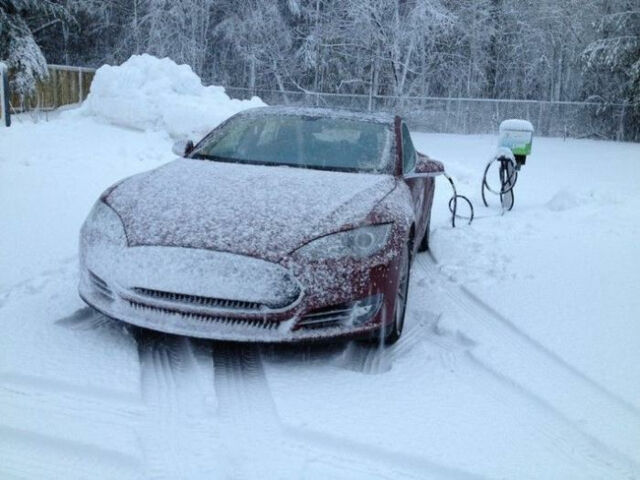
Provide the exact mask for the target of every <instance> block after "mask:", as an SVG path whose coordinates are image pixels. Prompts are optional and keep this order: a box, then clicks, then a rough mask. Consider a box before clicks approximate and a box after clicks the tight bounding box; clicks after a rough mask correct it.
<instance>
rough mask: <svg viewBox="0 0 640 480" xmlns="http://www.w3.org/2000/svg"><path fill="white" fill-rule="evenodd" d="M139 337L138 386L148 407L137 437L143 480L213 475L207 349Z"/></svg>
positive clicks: (166, 337) (183, 342)
mask: <svg viewBox="0 0 640 480" xmlns="http://www.w3.org/2000/svg"><path fill="white" fill-rule="evenodd" d="M137 336H138V338H137V340H138V350H139V357H140V385H141V390H142V398H143V400H144V402H145V404H146V406H147V415H146V418H145V420H144V422H143V425H142V426H141V428H140V429H139V433H138V437H139V440H140V443H141V444H142V449H143V452H144V458H145V465H146V470H147V477H151V478H167V479H175V478H200V477H207V476H211V475H212V474H213V472H214V471H215V469H214V464H213V462H212V458H213V457H214V455H213V453H212V452H211V450H210V448H211V447H212V446H213V444H214V438H215V434H214V433H215V432H214V431H213V425H215V422H213V421H211V420H212V418H213V417H214V415H213V412H214V406H213V405H212V404H211V400H212V398H213V396H212V395H213V389H212V385H211V383H212V377H211V375H212V372H211V365H210V363H209V358H210V353H209V351H208V347H207V345H206V344H205V343H203V342H197V341H195V340H192V339H189V338H186V337H176V336H171V335H163V334H155V333H152V332H148V331H139V332H138V333H137ZM203 358H204V359H205V362H206V365H203V364H202V361H203V360H202V359H203ZM207 387H210V388H207Z"/></svg>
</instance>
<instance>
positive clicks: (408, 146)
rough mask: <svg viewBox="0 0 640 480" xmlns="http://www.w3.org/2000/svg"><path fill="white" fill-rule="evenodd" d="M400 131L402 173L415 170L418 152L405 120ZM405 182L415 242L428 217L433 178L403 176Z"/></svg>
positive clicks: (420, 234)
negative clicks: (412, 218) (410, 203)
mask: <svg viewBox="0 0 640 480" xmlns="http://www.w3.org/2000/svg"><path fill="white" fill-rule="evenodd" d="M400 133H401V136H402V141H401V146H402V156H401V159H402V173H403V175H406V174H409V173H412V172H413V171H414V170H415V167H416V162H417V161H418V153H417V152H416V149H415V147H414V145H413V141H412V140H411V134H410V133H409V128H408V127H407V124H406V123H405V122H402V123H401V126H400ZM405 182H406V183H407V185H408V186H409V189H410V190H411V199H412V201H413V202H412V203H413V209H414V215H415V224H416V226H415V229H416V231H415V242H416V243H419V242H420V240H422V236H423V235H424V232H425V229H426V227H427V222H428V219H429V214H430V209H429V208H427V206H428V205H429V204H430V202H431V197H432V196H433V192H432V191H431V190H432V186H433V178H425V177H413V178H405Z"/></svg>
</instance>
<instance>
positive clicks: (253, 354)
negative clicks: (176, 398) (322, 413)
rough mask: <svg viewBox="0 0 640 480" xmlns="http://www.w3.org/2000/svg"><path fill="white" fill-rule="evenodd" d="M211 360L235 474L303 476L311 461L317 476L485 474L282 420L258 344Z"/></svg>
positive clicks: (220, 350)
mask: <svg viewBox="0 0 640 480" xmlns="http://www.w3.org/2000/svg"><path fill="white" fill-rule="evenodd" d="M363 348H364V347H363ZM213 361H214V366H215V382H216V394H217V396H218V408H219V412H220V416H221V424H222V425H223V428H222V429H221V436H222V439H223V442H225V443H226V446H227V451H226V456H227V461H228V464H229V466H228V468H229V471H230V472H232V475H231V476H232V477H233V478H272V477H276V478H299V477H301V476H302V475H303V474H304V472H305V471H306V469H307V468H308V466H309V463H310V462H311V463H314V464H315V465H316V466H317V467H318V468H319V470H320V471H319V472H318V474H317V475H315V474H314V478H315V477H316V476H319V475H323V476H325V477H326V475H327V472H335V471H336V468H337V469H339V470H340V471H343V472H345V478H349V475H348V474H349V473H353V474H356V473H357V474H359V477H363V478H394V479H395V478H413V479H423V478H450V479H456V480H457V479H460V480H463V479H464V480H466V479H479V478H482V477H480V476H477V475H473V474H470V473H467V472H464V471H462V470H458V469H455V468H450V467H447V466H443V465H439V464H437V463H434V462H430V461H429V460H426V459H423V458H420V457H418V456H413V455H409V454H404V453H401V452H395V451H391V450H386V449H384V448H380V447H378V446H375V445H368V444H366V443H363V442H358V441H353V440H350V439H347V438H343V437H340V436H335V435H331V434H326V433H322V432H318V431H314V430H311V429H307V428H301V427H294V426H291V425H288V424H286V423H284V422H282V420H281V418H280V416H279V414H278V412H277V408H276V404H275V401H274V399H273V396H272V394H271V390H270V387H269V384H268V380H267V377H266V374H265V371H264V366H263V362H262V354H261V351H260V347H259V346H256V345H253V344H248V345H244V344H224V343H220V344H215V345H214V347H213ZM289 472H294V473H292V474H289ZM304 478H307V477H304Z"/></svg>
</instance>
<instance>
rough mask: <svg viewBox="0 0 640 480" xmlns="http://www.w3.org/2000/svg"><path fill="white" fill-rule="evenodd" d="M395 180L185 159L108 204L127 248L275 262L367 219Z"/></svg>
mask: <svg viewBox="0 0 640 480" xmlns="http://www.w3.org/2000/svg"><path fill="white" fill-rule="evenodd" d="M394 185H395V180H394V178H393V177H392V176H391V175H376V174H362V173H342V172H330V171H321V170H309V169H303V168H294V167H268V166H257V165H243V164H234V163H223V162H212V161H206V160H194V159H179V160H176V161H173V162H171V163H169V164H167V165H165V166H163V167H160V168H158V169H156V170H152V171H150V172H146V173H143V174H140V175H136V176H134V177H131V178H130V179H128V180H125V181H124V182H122V183H121V184H119V185H118V186H117V187H116V188H114V189H113V190H112V191H111V192H109V193H108V195H107V196H106V198H105V201H106V202H107V203H108V204H109V205H110V206H111V207H112V208H113V209H114V210H115V211H116V213H117V214H118V215H119V216H120V218H121V220H122V222H123V224H124V228H125V231H126V234H127V240H128V244H129V246H141V245H157V246H172V247H177V246H179V247H190V248H201V249H210V250H218V251H227V252H233V253H237V254H243V255H250V256H254V257H260V258H265V259H268V260H271V261H277V260H279V259H281V258H282V257H283V256H284V255H286V254H288V253H290V252H291V251H293V250H295V249H296V248H297V247H299V246H301V245H303V244H304V243H306V242H307V241H309V240H311V239H313V238H316V237H319V236H322V235H324V234H327V233H331V232H334V231H336V230H338V229H340V227H341V226H343V225H345V224H353V223H358V222H361V221H362V220H364V219H365V218H366V217H367V215H369V213H370V212H371V210H372V209H373V208H374V207H375V205H376V204H377V203H378V202H380V200H382V199H383V198H384V196H385V195H387V193H389V192H390V191H391V190H392V189H393V187H394Z"/></svg>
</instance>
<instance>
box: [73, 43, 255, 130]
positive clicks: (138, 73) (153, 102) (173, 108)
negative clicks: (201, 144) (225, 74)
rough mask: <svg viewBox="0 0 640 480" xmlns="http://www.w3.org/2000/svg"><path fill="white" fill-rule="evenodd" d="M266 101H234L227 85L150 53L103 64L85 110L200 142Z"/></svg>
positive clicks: (123, 123)
mask: <svg viewBox="0 0 640 480" xmlns="http://www.w3.org/2000/svg"><path fill="white" fill-rule="evenodd" d="M264 105H265V104H264V102H262V100H260V99H259V98H258V97H253V98H252V99H251V100H236V99H231V98H229V97H228V96H227V94H226V93H225V92H224V88H223V87H219V86H209V87H205V86H203V85H202V82H201V80H200V77H198V76H197V75H196V74H195V73H194V72H193V70H191V67H189V66H188V65H177V64H176V63H175V62H174V61H173V60H171V59H169V58H162V59H160V58H156V57H153V56H151V55H147V54H144V55H134V56H132V57H131V58H129V60H127V61H126V62H124V63H123V64H122V65H120V66H115V67H114V66H110V65H105V66H103V67H101V68H99V69H98V71H97V72H96V76H95V78H94V80H93V83H92V84H91V91H90V93H89V96H88V97H87V100H86V101H85V103H84V105H83V112H84V113H86V114H89V115H94V116H96V117H98V118H101V119H103V120H106V121H107V122H109V123H112V124H114V125H119V126H124V127H129V128H135V129H139V130H163V131H166V132H167V133H168V134H169V135H170V136H172V137H174V138H184V137H187V138H191V139H194V140H198V139H199V138H201V137H202V136H204V135H205V134H206V133H208V132H209V131H210V130H211V129H212V128H214V127H215V126H217V125H218V124H219V123H221V122H222V121H224V120H226V119H227V118H228V117H230V116H231V115H233V114H235V113H237V112H239V111H241V110H245V109H247V108H251V107H259V106H264Z"/></svg>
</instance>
